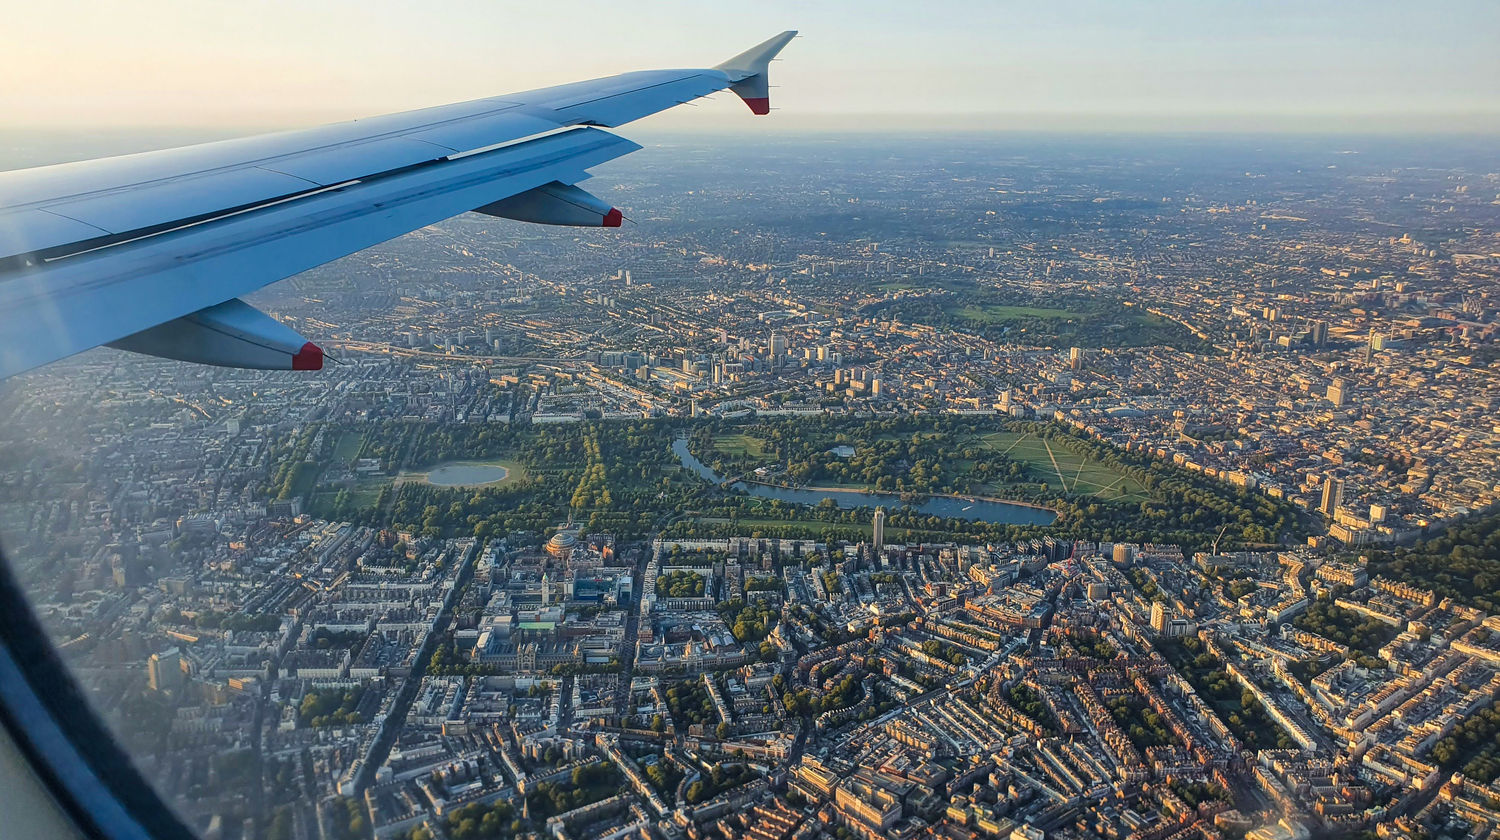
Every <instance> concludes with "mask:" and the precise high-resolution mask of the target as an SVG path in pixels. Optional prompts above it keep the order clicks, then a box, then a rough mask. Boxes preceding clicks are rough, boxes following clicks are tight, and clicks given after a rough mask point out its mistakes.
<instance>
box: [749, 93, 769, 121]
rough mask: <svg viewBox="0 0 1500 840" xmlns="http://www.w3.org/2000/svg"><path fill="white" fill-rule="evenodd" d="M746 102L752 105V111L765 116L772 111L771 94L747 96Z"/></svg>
mask: <svg viewBox="0 0 1500 840" xmlns="http://www.w3.org/2000/svg"><path fill="white" fill-rule="evenodd" d="M744 99H745V104H746V105H749V106H750V113H752V114H756V115H759V116H762V117H763V116H765V115H766V114H769V113H771V98H770V97H769V96H755V97H751V96H747V97H745V98H744Z"/></svg>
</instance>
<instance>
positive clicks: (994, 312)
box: [946, 304, 1084, 324]
mask: <svg viewBox="0 0 1500 840" xmlns="http://www.w3.org/2000/svg"><path fill="white" fill-rule="evenodd" d="M946 311H947V313H948V314H949V315H952V316H953V317H955V318H963V319H965V320H968V321H977V322H980V323H985V324H991V323H999V322H1002V321H1013V320H1015V319H1017V318H1050V319H1053V320H1058V321H1064V320H1068V319H1071V318H1083V317H1084V316H1082V315H1080V314H1079V313H1077V312H1069V311H1068V310H1066V309H1047V308H1044V307H1039V306H1005V305H1002V304H983V305H974V304H970V305H967V306H955V307H952V308H949V309H947V310H946Z"/></svg>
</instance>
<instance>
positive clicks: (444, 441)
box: [0, 135, 1500, 840]
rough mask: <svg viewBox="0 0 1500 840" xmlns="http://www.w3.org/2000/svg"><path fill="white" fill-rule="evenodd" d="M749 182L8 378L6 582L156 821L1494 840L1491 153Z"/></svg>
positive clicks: (760, 168)
mask: <svg viewBox="0 0 1500 840" xmlns="http://www.w3.org/2000/svg"><path fill="white" fill-rule="evenodd" d="M830 149H837V154H830V152H829V150H830ZM734 154H735V155H736V157H737V159H738V160H739V161H740V164H741V170H740V172H739V173H738V174H736V173H735V172H733V171H727V170H726V168H725V167H724V166H723V156H724V150H723V149H721V148H719V147H718V146H716V145H715V144H714V142H712V141H709V140H702V139H683V138H677V139H673V140H671V141H670V142H665V143H663V144H661V146H660V147H659V148H657V149H654V150H653V154H652V155H649V156H648V155H641V156H638V157H639V160H637V159H635V158H632V159H630V160H628V161H626V162H624V163H621V164H618V165H614V166H612V167H601V168H600V170H599V172H598V182H599V183H612V184H613V185H615V186H614V189H613V191H612V192H611V193H610V200H611V201H612V202H613V203H615V204H618V205H619V206H620V207H622V208H624V209H625V212H626V215H627V217H628V218H631V219H633V220H634V221H635V222H636V224H635V225H633V226H626V227H624V228H622V229H620V230H619V231H603V232H601V231H583V232H578V231H573V230H568V229H540V228H536V227H526V226H521V225H517V224H512V223H508V222H504V221H501V220H495V219H490V218H481V217H472V216H466V217H460V218H457V219H454V220H452V221H450V222H445V223H443V224H442V225H439V226H436V227H432V228H427V229H425V230H423V231H420V232H418V233H416V234H413V235H411V236H408V237H404V238H402V239H399V240H395V241H393V242H390V243H387V244H385V245H382V246H379V247H376V248H374V249H372V250H370V251H367V252H362V253H360V254H356V255H354V256H351V257H348V258H346V259H343V260H341V261H339V262H337V263H334V264H331V265H329V266H326V267H324V268H321V269H318V270H315V271H312V272H309V273H307V274H304V275H301V276H299V277H296V278H294V279H292V280H289V281H286V282H285V283H282V284H279V285H277V286H275V287H272V288H270V289H267V290H265V291H263V292H261V293H258V294H257V295H255V296H254V297H255V302H256V303H257V305H260V306H263V307H264V308H266V309H268V310H269V311H273V312H275V313H276V314H277V315H278V316H279V317H281V318H283V319H284V320H287V321H288V322H291V323H294V324H295V325H296V327H297V328H298V329H299V330H300V331H302V332H303V333H306V334H308V335H309V336H317V337H318V339H319V341H320V343H321V344H323V345H324V346H325V347H326V348H328V351H329V356H330V358H331V359H333V360H336V361H337V364H332V363H331V364H330V365H329V367H328V369H327V370H324V371H322V372H320V373H317V374H315V375H305V374H293V373H264V372H253V371H240V370H222V369H212V368H203V367H194V366H188V365H183V364H179V363H175V362H168V361H163V360H157V359H147V358H141V357H136V356H131V355H128V354H124V353H120V352H117V351H113V350H96V351H91V352H88V353H85V354H82V355H80V356H77V357H74V358H72V359H68V360H65V361H63V362H60V363H57V364H54V365H51V366H49V367H47V368H44V369H41V370H37V371H34V372H31V373H28V374H25V375H23V376H20V377H16V378H15V379H12V380H9V381H7V382H5V383H3V384H0V540H3V544H4V547H5V549H6V551H7V558H8V559H9V560H10V561H11V563H12V564H13V565H14V567H15V568H16V570H17V573H18V575H19V577H21V579H22V580H23V581H24V582H25V583H26V585H27V586H28V588H29V591H30V593H31V595H32V598H33V603H34V607H35V609H36V611H37V613H38V614H39V615H40V617H41V618H42V619H43V621H44V623H45V625H46V626H47V627H48V629H49V630H50V631H51V633H52V635H53V637H54V639H55V640H56V642H57V644H58V646H59V647H60V649H61V650H62V653H63V655H64V657H65V658H66V660H67V661H68V662H69V663H70V664H71V665H72V666H73V667H74V669H75V671H76V673H77V675H78V677H79V679H80V680H81V682H82V683H83V684H84V685H85V686H86V687H87V689H88V691H89V692H90V696H91V697H92V699H93V700H94V701H95V705H96V707H97V708H98V709H100V710H101V711H102V712H103V713H104V715H105V717H106V718H107V719H108V720H109V721H110V723H111V724H112V725H113V726H114V728H115V730H116V731H117V732H118V733H119V737H120V739H121V741H122V743H123V744H124V745H125V747H126V748H127V749H128V750H129V751H130V753H131V754H132V755H133V756H134V757H135V759H136V760H137V762H138V763H139V764H140V766H141V767H142V769H143V770H144V771H145V773H146V775H147V776H148V777H149V778H151V779H152V781H153V782H154V783H155V784H157V786H158V788H159V789H160V790H161V792H162V793H163V795H164V797H165V799H166V800H167V801H168V802H169V803H170V804H171V806H172V807H174V808H176V809H177V810H178V811H179V812H180V813H182V814H183V815H184V817H185V818H186V819H187V820H188V821H189V822H190V823H191V824H192V825H193V826H194V827H195V828H196V829H198V830H199V831H201V832H202V833H203V834H204V835H205V836H208V837H217V838H227V840H235V839H236V838H269V840H292V839H293V838H295V839H296V840H313V838H316V839H317V840H333V838H338V840H343V838H355V837H377V838H412V840H418V839H419V838H453V840H474V839H475V838H494V837H511V836H535V837H544V836H546V837H556V838H564V837H572V838H585V837H590V838H605V837H608V838H617V837H619V838H624V837H639V838H645V837H654V838H699V837H703V838H713V837H720V838H730V837H756V838H779V839H780V840H786V838H813V837H821V836H827V837H838V838H850V837H863V838H872V839H873V838H887V837H898V838H964V837H973V836H979V837H996V838H1016V840H1023V839H1024V840H1033V838H1045V837H1052V838H1086V837H1110V838H1114V837H1119V838H1136V839H1137V840H1159V839H1161V838H1188V837H1201V838H1218V837H1225V838H1230V837H1249V838H1255V840H1279V839H1280V838H1289V839H1290V838H1304V837H1327V836H1351V837H1361V838H1364V837H1376V836H1378V837H1411V836H1422V835H1423V834H1425V835H1426V836H1432V837H1468V836H1476V837H1482V836H1494V835H1495V832H1497V831H1500V818H1497V816H1496V814H1497V812H1500V809H1497V806H1496V803H1497V802H1500V747H1497V746H1496V745H1495V738H1496V737H1497V733H1500V707H1497V706H1496V699H1497V697H1500V553H1497V551H1500V546H1497V545H1496V542H1497V540H1496V537H1495V531H1496V527H1495V519H1494V516H1493V513H1492V511H1493V506H1494V505H1495V504H1496V502H1497V494H1500V471H1497V468H1496V464H1497V463H1500V426H1497V421H1496V416H1497V409H1500V388H1497V386H1496V384H1495V383H1496V381H1497V380H1496V376H1497V374H1500V341H1497V339H1500V320H1497V312H1500V282H1497V278H1500V242H1497V241H1496V231H1497V230H1500V218H1497V216H1500V203H1497V202H1500V199H1497V196H1500V175H1497V174H1496V172H1495V167H1494V165H1493V157H1492V155H1490V154H1489V152H1488V150H1475V149H1471V148H1468V147H1466V146H1465V145H1464V142H1463V141H1461V140H1455V141H1451V144H1450V146H1444V147H1441V148H1438V147H1418V146H1414V145H1409V144H1406V143H1404V142H1401V141H1395V140H1389V141H1377V140H1369V141H1361V142H1360V143H1357V144H1356V143H1354V141H1341V142H1339V143H1333V142H1332V141H1328V142H1323V141H1313V140H1280V141H1276V142H1275V143H1272V142H1271V141H1267V142H1266V143H1265V144H1264V145H1256V146H1251V145H1236V144H1233V143H1231V142H1229V141H1228V140H1216V139H1205V138H1200V139H1197V140H1172V139H1162V138H1135V139H1114V140H1108V141H1106V140H1104V139H1094V140H1079V139H1071V140H1064V139H1061V138H1056V139H1049V140H1047V141H1045V142H1043V140H1042V139H1039V138H1026V137H1019V136H1017V137H1009V136H1001V137H987V136H983V135H971V136H961V137H958V138H956V139H955V138H951V137H950V138H946V139H944V140H942V141H941V142H939V141H935V140H926V139H922V138H918V137H896V138H882V139H871V138H852V137H833V136H830V137H819V138H810V139H788V140H786V141H784V142H778V143H776V144H774V145H771V144H768V145H766V146H764V147H752V148H743V147H741V148H737V149H736V150H735V151H734ZM960 173H961V174H960ZM705 184H708V185H711V186H708V187H704V185H705ZM1414 544H1415V545H1416V546H1417V547H1416V548H1413V545H1414Z"/></svg>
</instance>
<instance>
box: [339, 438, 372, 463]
mask: <svg viewBox="0 0 1500 840" xmlns="http://www.w3.org/2000/svg"><path fill="white" fill-rule="evenodd" d="M364 447H365V436H364V434H363V433H362V432H354V431H349V432H344V433H343V434H342V435H339V442H338V443H336V444H334V447H333V460H334V463H337V464H343V465H345V466H348V465H349V464H352V463H354V459H355V458H358V457H359V452H360V450H361V449H364Z"/></svg>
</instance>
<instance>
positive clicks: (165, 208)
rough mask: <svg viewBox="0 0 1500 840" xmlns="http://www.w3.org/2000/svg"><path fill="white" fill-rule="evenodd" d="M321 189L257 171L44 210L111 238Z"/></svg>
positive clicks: (190, 178)
mask: <svg viewBox="0 0 1500 840" xmlns="http://www.w3.org/2000/svg"><path fill="white" fill-rule="evenodd" d="M317 186H319V185H318V184H317V183H316V182H313V181H308V180H306V179H303V178H298V177H295V176H293V175H287V174H284V173H281V172H272V171H271V170H269V169H261V168H260V167H255V166H252V167H247V168H243V169H231V170H227V171H224V172H217V173H214V174H211V175H186V176H182V177H180V178H172V179H168V180H163V181H157V182H155V183H153V184H149V185H145V186H140V187H135V188H133V189H128V190H113V191H110V192H106V193H98V194H95V195H90V196H86V197H81V198H74V199H69V200H67V201H57V202H49V203H47V204H45V205H43V208H44V209H46V210H47V211H49V212H52V213H56V214H58V215H62V216H67V217H68V218H70V219H77V220H78V221H80V222H83V223H85V224H89V225H93V226H94V227H96V228H100V229H101V230H105V231H108V232H110V233H129V232H131V231H137V230H142V229H145V228H150V227H153V226H155V225H159V224H162V223H163V222H172V221H178V220H185V219H192V218H195V217H198V216H202V215H205V214H209V213H214V212H218V211H222V210H224V209H225V208H233V207H242V206H245V205H248V204H257V203H260V202H263V201H267V200H271V199H276V198H281V197H283V196H288V195H295V194H297V193H300V192H306V191H307V190H309V189H313V188H315V187H317Z"/></svg>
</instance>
